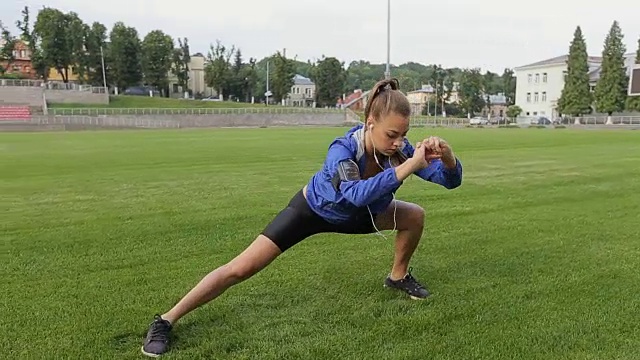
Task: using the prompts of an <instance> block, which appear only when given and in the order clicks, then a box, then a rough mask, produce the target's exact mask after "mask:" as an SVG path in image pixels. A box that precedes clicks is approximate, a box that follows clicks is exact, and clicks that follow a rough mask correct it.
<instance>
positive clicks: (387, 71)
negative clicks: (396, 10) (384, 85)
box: [384, 0, 391, 79]
mask: <svg viewBox="0 0 640 360" xmlns="http://www.w3.org/2000/svg"><path fill="white" fill-rule="evenodd" d="M390 62H391V0H387V70H386V71H385V72H384V77H385V79H390V78H391V69H390Z"/></svg>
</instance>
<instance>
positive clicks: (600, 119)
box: [517, 115, 640, 125]
mask: <svg viewBox="0 0 640 360" xmlns="http://www.w3.org/2000/svg"><path fill="white" fill-rule="evenodd" d="M607 119H608V117H607V116H606V115H598V116H581V117H574V118H570V117H567V118H563V119H560V122H559V123H560V124H562V125H606V124H607ZM517 123H518V125H537V124H538V120H537V118H535V117H530V116H529V117H526V116H522V117H518V119H517ZM611 124H612V125H640V115H618V116H616V115H613V116H611Z"/></svg>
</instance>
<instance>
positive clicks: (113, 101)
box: [48, 95, 264, 109]
mask: <svg viewBox="0 0 640 360" xmlns="http://www.w3.org/2000/svg"><path fill="white" fill-rule="evenodd" d="M256 106H262V107H264V105H262V104H250V103H242V102H233V101H201V100H187V99H169V98H163V97H148V96H131V95H118V96H110V97H109V104H108V105H102V104H68V103H64V104H61V103H56V104H48V107H50V108H67V109H68V108H120V109H125V108H126V109H133V108H136V109H149V108H152V109H185V108H202V109H208V108H248V107H256Z"/></svg>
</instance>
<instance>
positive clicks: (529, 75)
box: [528, 74, 531, 84]
mask: <svg viewBox="0 0 640 360" xmlns="http://www.w3.org/2000/svg"><path fill="white" fill-rule="evenodd" d="M528 78H529V84H531V74H529V76H528Z"/></svg>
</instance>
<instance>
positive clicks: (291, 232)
mask: <svg viewBox="0 0 640 360" xmlns="http://www.w3.org/2000/svg"><path fill="white" fill-rule="evenodd" d="M375 218H376V214H373V219H374V220H375ZM375 232H376V230H375V227H374V226H373V223H372V222H371V215H370V214H369V211H368V210H367V209H366V208H365V209H364V210H363V211H362V212H360V213H358V214H355V215H354V216H353V218H352V219H351V220H349V221H347V222H345V223H342V224H332V223H330V222H327V221H326V220H324V219H323V218H322V217H320V216H319V215H318V214H316V213H315V212H313V210H311V208H310V207H309V204H308V203H307V200H306V199H305V197H304V195H303V194H302V190H300V191H298V192H297V193H296V194H295V195H294V196H293V198H291V201H289V204H288V205H287V207H285V208H284V209H282V210H281V211H280V213H278V215H276V217H275V218H274V219H273V220H272V221H271V223H269V225H267V226H266V227H265V229H264V230H263V231H262V235H264V236H266V237H268V238H269V239H271V241H273V242H274V243H275V244H276V245H277V246H278V248H280V250H281V251H282V252H284V251H285V250H287V249H289V248H290V247H292V246H293V245H295V244H297V243H299V242H300V241H302V240H304V239H306V238H308V237H310V236H311V235H315V234H319V233H339V234H371V233H375Z"/></svg>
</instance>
